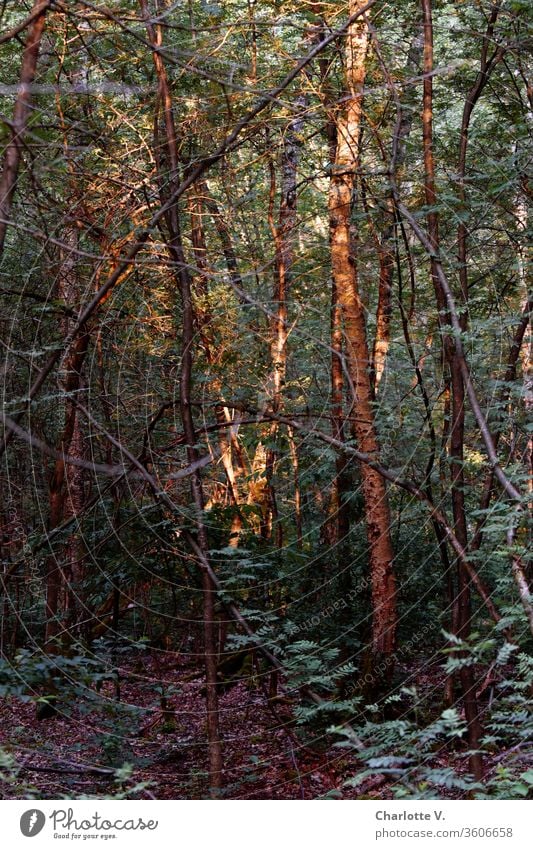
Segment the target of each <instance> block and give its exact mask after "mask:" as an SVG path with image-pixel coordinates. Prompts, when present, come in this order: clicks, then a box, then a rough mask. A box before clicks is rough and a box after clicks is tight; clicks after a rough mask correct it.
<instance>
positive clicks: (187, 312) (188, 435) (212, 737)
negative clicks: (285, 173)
mask: <svg viewBox="0 0 533 849" xmlns="http://www.w3.org/2000/svg"><path fill="white" fill-rule="evenodd" d="M140 5H141V11H142V15H143V18H144V20H145V22H146V30H147V33H148V38H149V39H150V42H151V45H152V57H153V62H154V66H155V70H156V74H157V79H158V86H159V98H160V102H161V104H162V108H163V118H164V128H165V147H166V152H167V155H168V165H169V172H170V177H169V179H168V182H169V189H170V193H171V194H172V193H174V191H175V190H176V188H177V182H178V145H177V136H176V129H175V125H174V116H173V109H172V98H171V94H170V87H169V85H168V79H167V74H166V70H165V66H164V63H163V59H162V57H161V54H160V52H159V49H158V48H159V47H160V46H161V33H160V30H156V29H155V28H154V26H153V24H152V23H150V20H149V18H150V15H149V11H148V4H147V0H140ZM159 176H160V179H161V183H162V184H163V183H164V178H165V176H166V175H163V174H160V175H159ZM162 200H163V199H162ZM163 202H164V200H163ZM165 220H166V224H167V227H168V230H169V233H170V239H169V241H168V245H167V247H168V250H169V254H170V257H171V259H172V260H173V262H174V263H175V273H176V277H177V282H178V286H179V290H180V295H181V309H182V337H181V345H182V347H181V372H180V413H181V420H182V423H183V430H184V433H185V439H186V443H187V461H188V463H195V462H196V461H197V460H198V452H197V449H196V442H197V440H196V430H195V426H194V419H193V415H192V408H191V394H190V393H191V380H192V366H193V354H192V352H193V343H194V309H193V302H192V292H191V281H190V277H189V272H188V269H187V264H186V262H185V256H184V252H183V245H182V239H181V230H180V223H179V215H178V207H177V203H174V204H172V206H171V207H170V209H168V211H167V214H166V217H165ZM191 490H192V497H193V502H194V506H195V510H196V530H197V537H198V546H199V549H200V551H201V553H202V560H201V561H199V563H198V565H199V567H200V570H201V575H202V591H203V631H204V659H205V675H206V709H207V740H208V755H209V784H210V788H211V791H212V793H214V794H215V795H216V793H217V790H218V789H219V788H220V787H221V786H222V746H221V741H220V729H219V714H218V695H217V652H216V633H215V626H216V621H215V598H216V591H215V587H214V585H213V582H212V580H211V577H210V574H209V571H208V569H207V568H206V567H205V565H204V561H205V562H208V561H209V543H208V539H207V530H206V527H205V523H204V518H203V514H204V494H203V487H202V479H201V476H200V472H199V470H197V471H196V472H195V473H194V474H193V475H191Z"/></svg>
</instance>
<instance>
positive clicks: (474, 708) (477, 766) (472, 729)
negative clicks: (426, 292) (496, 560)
mask: <svg viewBox="0 0 533 849" xmlns="http://www.w3.org/2000/svg"><path fill="white" fill-rule="evenodd" d="M422 11H423V19H424V96H423V112H422V129H423V146H424V168H425V196H426V204H427V205H428V207H430V212H428V216H427V221H428V237H429V240H430V242H431V247H432V250H433V251H434V254H435V256H436V255H437V254H438V251H439V219H438V212H437V210H436V208H435V207H436V203H437V192H436V184H435V167H434V161H433V20H432V7H431V0H422ZM465 258H466V257H465ZM431 276H432V280H433V286H434V289H435V296H436V300H437V305H438V309H439V324H440V326H441V327H446V326H447V325H449V324H450V321H449V317H448V315H447V309H446V296H445V293H444V291H443V290H442V286H441V284H440V280H439V277H438V273H437V263H436V261H435V258H433V257H432V259H431ZM467 294H468V293H467V292H465V291H463V297H466V296H467ZM461 325H462V329H463V330H464V329H465V328H466V312H463V315H462V317H461ZM443 346H444V357H445V361H446V363H447V364H448V367H449V370H450V376H451V389H452V398H451V423H450V458H451V495H452V510H453V519H454V532H455V535H456V537H457V539H458V540H459V542H460V544H461V546H462V548H463V549H464V550H465V551H466V550H467V547H468V535H467V523H466V513H465V502H464V484H465V481H464V472H463V466H464V426H465V418H464V413H465V408H464V400H465V387H464V380H463V375H462V370H461V364H460V361H459V357H458V354H457V351H456V347H455V344H454V341H453V339H452V337H451V336H450V335H449V334H446V336H445V337H444V339H443ZM470 620H471V600H470V578H469V575H468V573H467V571H466V569H465V567H464V564H463V563H462V562H458V563H457V595H456V598H455V600H454V615H453V625H454V630H455V632H456V634H457V636H458V637H459V638H460V639H461V640H464V641H466V640H468V637H469V635H470ZM459 678H460V681H461V689H462V693H463V703H464V707H465V716H466V721H467V725H468V739H469V744H470V746H471V748H472V749H478V748H479V744H480V739H481V734H482V729H481V722H480V718H479V708H478V703H477V699H476V683H475V679H474V675H473V670H472V667H471V666H464V667H462V668H461V669H460V670H459ZM470 768H471V770H472V773H473V774H474V776H475V777H476V778H478V779H480V778H481V777H482V775H483V764H482V760H481V755H479V754H477V753H476V754H473V755H471V756H470Z"/></svg>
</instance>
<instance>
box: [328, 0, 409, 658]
mask: <svg viewBox="0 0 533 849" xmlns="http://www.w3.org/2000/svg"><path fill="white" fill-rule="evenodd" d="M363 5H364V4H363V3H361V2H359V0H351V2H350V15H353V14H355V13H356V12H357V10H358V9H359V8H362V7H363ZM367 42H368V24H367V21H366V20H365V18H364V17H361V18H358V19H356V21H355V22H354V23H352V24H351V25H350V27H349V29H348V32H347V38H346V55H345V60H346V93H345V96H344V97H343V105H342V107H341V108H340V110H339V112H338V115H337V149H336V154H335V163H334V165H333V169H332V175H331V179H330V189H329V217H330V243H331V262H332V271H333V279H334V281H335V286H336V289H337V293H338V298H339V303H340V305H341V307H342V311H343V318H344V337H345V347H346V363H347V369H348V373H349V376H350V382H351V390H352V392H353V416H354V425H353V431H354V435H355V438H356V441H357V445H358V448H359V450H360V451H363V452H365V453H366V454H368V455H370V456H372V457H375V458H376V459H377V457H378V454H379V448H378V441H377V435H376V427H375V421H374V411H373V408H372V387H371V382H370V362H369V352H368V342H367V336H366V324H365V313H364V306H363V303H362V301H361V297H360V294H359V289H358V279H357V268H356V263H355V258H354V256H353V255H352V252H351V245H350V213H351V203H352V194H353V189H354V184H355V171H356V167H357V163H358V139H359V131H360V123H361V98H362V93H363V84H364V79H365V58H366V51H367ZM361 479H362V489H363V496H364V500H365V515H366V532H367V539H368V547H369V558H370V573H371V585H372V652H373V655H374V659H376V658H377V657H379V656H380V655H386V656H387V655H391V654H392V653H393V651H394V649H395V644H396V624H397V615H396V583H395V578H394V568H393V560H394V553H393V549H392V541H391V534H390V513H389V503H388V496H387V490H386V486H385V482H384V480H383V478H382V477H381V476H380V475H379V474H378V473H377V472H376V471H375V470H374V469H372V468H370V467H369V466H368V465H366V464H365V465H363V466H362V468H361Z"/></svg>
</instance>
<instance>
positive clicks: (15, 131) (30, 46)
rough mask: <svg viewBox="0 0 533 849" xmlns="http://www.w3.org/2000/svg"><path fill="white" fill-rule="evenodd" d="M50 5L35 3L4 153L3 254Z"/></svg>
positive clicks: (0, 188)
mask: <svg viewBox="0 0 533 849" xmlns="http://www.w3.org/2000/svg"><path fill="white" fill-rule="evenodd" d="M49 5H50V4H49V3H48V2H43V0H36V2H35V3H34V4H33V12H37V10H38V9H41V13H40V14H38V15H37V17H35V18H34V20H33V21H32V23H31V24H30V27H29V29H28V36H27V38H26V43H25V45H24V54H23V57H22V67H21V71H20V82H19V89H18V94H17V99H16V101H15V108H14V110H13V118H12V120H11V139H10V141H9V143H8V145H7V148H6V151H5V154H4V161H3V163H2V175H1V177H0V255H1V254H2V252H3V250H4V243H5V238H6V230H7V227H8V224H9V219H10V216H11V206H12V203H13V197H14V194H15V189H16V186H17V178H18V173H19V166H20V160H21V156H22V148H23V144H24V135H25V133H26V126H27V123H28V118H29V116H30V112H31V85H32V83H33V80H34V79H35V73H36V70H37V60H38V58H39V49H40V47H41V40H42V35H43V30H44V24H45V20H46V12H47V9H48V7H49Z"/></svg>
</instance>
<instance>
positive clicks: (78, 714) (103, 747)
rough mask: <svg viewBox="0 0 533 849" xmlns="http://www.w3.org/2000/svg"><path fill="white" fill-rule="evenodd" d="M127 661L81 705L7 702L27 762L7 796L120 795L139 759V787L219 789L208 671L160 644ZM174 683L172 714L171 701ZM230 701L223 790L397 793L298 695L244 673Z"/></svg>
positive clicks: (251, 795) (273, 794) (228, 793)
mask: <svg viewBox="0 0 533 849" xmlns="http://www.w3.org/2000/svg"><path fill="white" fill-rule="evenodd" d="M122 672H123V674H122V681H121V684H120V701H117V691H116V689H115V685H114V684H113V683H112V682H111V681H107V682H105V684H104V685H103V687H102V688H101V690H100V692H99V693H96V692H95V691H94V690H90V691H87V696H88V698H82V699H78V700H77V701H76V703H75V704H74V705H72V704H71V705H65V704H64V703H62V702H61V701H59V702H58V713H57V715H56V716H54V717H52V718H48V719H45V720H42V721H37V720H36V712H35V704H34V703H33V702H21V701H19V700H16V699H4V700H2V701H1V702H0V747H2V748H3V749H4V750H6V751H7V752H8V753H9V754H10V755H11V757H12V758H13V759H14V760H15V762H16V764H17V765H18V767H19V771H18V774H17V776H16V778H15V780H14V781H13V782H12V783H9V782H6V781H3V782H2V781H0V797H1V798H4V799H9V798H19V797H22V798H24V797H26V798H28V797H29V796H30V794H31V795H32V796H33V797H34V798H41V799H59V798H83V797H85V796H89V797H92V796H97V797H100V798H110V797H112V796H113V795H115V794H116V793H117V792H118V786H117V785H116V784H115V783H114V775H113V768H114V767H116V766H121V765H122V764H124V763H129V764H131V765H132V770H131V776H130V777H129V778H128V779H127V780H126V781H125V783H124V785H123V787H127V788H130V789H129V793H128V795H127V798H133V799H142V798H145V799H147V798H156V799H191V798H192V799H201V798H206V797H207V796H208V788H207V780H206V770H207V751H206V742H205V740H206V730H205V700H204V696H203V694H202V686H203V682H202V677H201V673H200V671H199V670H198V669H196V670H195V669H194V667H193V666H191V665H190V664H189V665H186V666H183V665H182V666H180V667H179V668H177V667H175V666H174V667H173V665H172V664H171V663H169V662H168V661H167V662H166V663H165V664H162V662H161V661H160V660H159V659H158V658H157V657H154V656H153V655H152V656H151V657H145V658H143V661H142V664H141V665H139V663H138V661H137V663H136V664H130V665H129V666H128V665H127V664H126V665H125V666H124V667H123V670H122ZM433 683H434V682H433ZM162 684H163V686H164V692H165V693H166V694H167V706H168V709H169V710H170V711H171V712H172V718H171V719H170V721H169V719H168V718H166V717H165V716H164V715H163V714H162V712H161V708H160V695H161V689H160V688H161V685H162ZM219 707H220V723H221V735H222V741H223V756H224V764H225V769H224V785H225V786H224V791H223V793H222V796H223V798H232V799H317V798H338V799H343V798H344V799H350V798H356V797H361V796H363V797H365V798H372V797H377V798H387V797H388V798H390V796H391V791H390V788H389V787H388V786H387V783H386V782H385V781H384V780H383V778H382V777H381V776H376V777H374V778H370V779H367V780H366V781H365V782H364V783H363V784H361V785H360V786H359V787H357V788H346V787H344V783H345V781H346V780H347V779H348V778H351V777H353V776H354V775H355V774H356V773H357V772H358V771H359V770H360V769H361V765H360V762H358V761H357V758H356V756H355V755H354V753H352V752H350V750H348V749H343V748H338V747H336V746H335V745H334V744H335V740H334V739H333V738H332V736H331V735H329V736H326V735H317V736H315V737H311V736H310V734H309V732H307V733H304V731H303V729H302V728H300V727H298V726H297V725H296V723H295V722H294V717H293V705H292V704H291V703H289V702H286V701H281V702H278V703H276V704H275V705H272V704H270V703H269V701H268V699H267V698H266V695H265V694H264V693H263V691H262V689H261V688H259V687H257V686H247V685H246V684H245V683H242V682H240V683H237V684H235V685H234V686H232V687H231V688H230V689H228V690H227V691H226V692H224V693H222V694H221V696H220V703H219ZM445 760H446V758H445V757H443V758H442V761H443V763H444V762H445ZM97 770H100V772H98V771H97ZM131 788H136V789H134V790H133V792H132V790H131Z"/></svg>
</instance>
